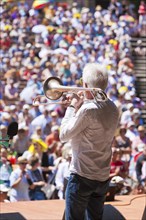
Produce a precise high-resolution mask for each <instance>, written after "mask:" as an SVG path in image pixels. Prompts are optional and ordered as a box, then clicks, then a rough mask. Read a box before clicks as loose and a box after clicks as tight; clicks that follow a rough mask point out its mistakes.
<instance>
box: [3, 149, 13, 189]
mask: <svg viewBox="0 0 146 220" xmlns="http://www.w3.org/2000/svg"><path fill="white" fill-rule="evenodd" d="M11 172H12V167H11V164H10V162H9V160H8V152H7V150H6V148H4V147H2V148H1V149H0V182H1V183H3V184H4V185H5V186H6V187H8V188H9V187H10V175H11Z"/></svg>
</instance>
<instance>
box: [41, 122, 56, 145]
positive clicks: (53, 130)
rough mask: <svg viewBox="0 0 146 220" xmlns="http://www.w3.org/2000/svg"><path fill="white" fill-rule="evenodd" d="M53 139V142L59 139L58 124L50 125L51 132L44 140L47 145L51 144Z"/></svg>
mask: <svg viewBox="0 0 146 220" xmlns="http://www.w3.org/2000/svg"><path fill="white" fill-rule="evenodd" d="M54 141H55V142H56V141H57V142H59V141H60V139H59V126H58V125H54V126H52V128H51V133H50V134H49V135H48V136H47V137H46V140H45V142H46V144H47V145H48V146H50V145H51V144H53V142H54Z"/></svg>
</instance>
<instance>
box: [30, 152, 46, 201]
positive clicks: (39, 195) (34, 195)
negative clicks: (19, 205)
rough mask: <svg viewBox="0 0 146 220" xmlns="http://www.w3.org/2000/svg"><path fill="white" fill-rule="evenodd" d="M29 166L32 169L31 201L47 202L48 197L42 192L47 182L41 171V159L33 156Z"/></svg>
mask: <svg viewBox="0 0 146 220" xmlns="http://www.w3.org/2000/svg"><path fill="white" fill-rule="evenodd" d="M29 165H30V169H29V170H28V175H29V177H30V180H31V182H32V186H31V187H30V188H29V196H30V200H46V195H45V194H44V192H43V191H42V190H41V188H42V187H43V186H44V185H45V181H44V179H43V175H42V171H41V169H40V163H39V158H38V157H36V156H32V157H31V159H30V161H29Z"/></svg>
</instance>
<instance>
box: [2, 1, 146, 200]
mask: <svg viewBox="0 0 146 220" xmlns="http://www.w3.org/2000/svg"><path fill="white" fill-rule="evenodd" d="M0 14H1V21H0V26H1V29H0V74H1V79H2V80H1V82H0V84H1V89H0V132H1V138H2V139H4V138H6V141H1V142H0V145H1V161H0V171H1V172H0V173H1V176H0V181H1V183H3V184H4V185H5V186H6V187H8V188H12V191H10V192H11V193H12V194H11V193H10V198H12V199H11V201H19V200H28V199H31V200H38V199H46V198H45V196H44V194H40V193H38V191H39V190H40V189H41V187H43V186H44V185H45V184H46V183H49V184H50V183H51V184H52V183H53V184H54V185H55V186H56V189H57V192H58V194H57V196H56V197H57V198H59V199H63V198H64V186H65V177H66V176H67V175H68V167H69V163H70V158H71V150H70V144H69V143H61V142H60V140H59V126H60V123H61V120H62V118H63V116H64V113H65V110H66V106H64V105H59V104H57V103H56V104H48V105H41V104H40V102H39V101H41V102H44V98H42V99H41V100H39V101H38V102H36V103H35V106H34V105H33V99H34V98H36V96H37V95H43V94H44V91H43V82H44V81H45V80H46V79H47V78H48V77H51V76H56V77H59V78H60V79H61V80H62V82H63V85H65V86H80V82H81V80H80V78H81V76H82V69H83V67H84V65H85V64H86V63H90V62H97V63H99V64H104V65H105V66H106V69H107V74H108V77H109V84H108V88H107V91H106V93H107V95H108V97H109V98H110V99H112V100H113V101H114V103H115V104H116V105H117V107H118V108H119V111H120V116H121V117H120V121H119V127H118V129H117V133H116V134H115V138H114V140H113V146H112V148H113V158H112V162H111V174H110V178H111V179H112V178H113V177H115V176H120V177H121V178H123V181H124V183H126V184H130V187H131V189H134V186H135V185H137V186H138V187H139V188H138V189H139V191H142V192H144V183H145V177H146V175H145V176H144V177H142V175H144V173H143V172H142V164H143V161H146V130H145V127H144V123H143V120H142V115H141V110H142V109H144V108H146V105H145V103H144V102H143V101H142V100H141V99H140V98H139V97H137V95H136V90H135V81H136V76H135V70H134V64H133V60H132V56H131V43H130V40H131V37H134V36H135V37H138V36H140V35H141V32H142V31H143V28H144V27H146V19H145V16H146V5H144V2H143V1H141V5H140V8H139V11H136V8H135V6H134V4H132V3H129V1H126V0H123V1H118V0H111V2H110V4H109V6H108V8H107V9H104V8H102V7H101V6H100V5H97V6H96V7H95V9H94V10H93V9H90V8H88V7H79V5H78V4H77V3H76V2H74V3H73V4H72V5H69V4H66V5H64V6H60V5H57V4H50V5H47V6H46V7H45V8H42V9H40V10H35V9H34V8H33V7H31V6H30V5H28V4H27V2H25V1H23V0H22V1H19V2H12V3H9V4H7V3H6V2H5V1H1V2H0ZM137 44H138V48H139V44H140V42H137ZM139 51H140V52H142V54H141V55H143V51H141V50H140V48H139ZM139 51H138V52H139ZM135 52H136V53H137V48H136V51H135ZM139 55H140V53H139ZM22 82H23V83H24V82H25V86H24V87H23V88H22V89H20V86H21V85H22ZM45 101H46V100H45ZM48 102H50V100H48ZM12 121H17V122H18V125H19V127H18V134H17V135H16V136H14V137H13V141H12V144H11V147H10V149H9V148H8V145H7V139H8V137H7V135H6V134H7V128H8V125H9V124H10V123H11V122H12ZM139 156H140V157H139ZM37 158H38V159H37ZM139 158H140V159H139ZM137 161H138V162H137ZM16 164H18V167H17V168H16V169H15V168H14V167H15V166H14V165H16ZM26 167H28V168H27V171H26ZM6 170H7V171H6ZM143 170H144V168H143ZM129 179H130V181H128V180H129ZM126 181H128V182H126ZM20 183H21V185H20ZM22 187H23V189H24V187H25V189H26V191H27V190H28V192H26V191H25V193H24V195H23V193H22V192H21V189H22ZM37 189H39V190H37ZM35 190H36V191H37V193H36V194H35ZM128 192H129V191H128ZM28 193H29V194H28Z"/></svg>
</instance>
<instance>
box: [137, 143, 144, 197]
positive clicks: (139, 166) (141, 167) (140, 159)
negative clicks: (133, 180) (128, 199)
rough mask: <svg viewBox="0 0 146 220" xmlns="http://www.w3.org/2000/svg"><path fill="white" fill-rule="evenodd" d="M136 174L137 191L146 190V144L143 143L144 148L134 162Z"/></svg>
mask: <svg viewBox="0 0 146 220" xmlns="http://www.w3.org/2000/svg"><path fill="white" fill-rule="evenodd" d="M136 176H137V180H138V184H139V186H138V191H139V193H141V191H142V192H143V193H145V192H146V145H144V149H143V152H142V154H141V155H140V156H139V157H138V159H137V162H136Z"/></svg>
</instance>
